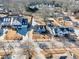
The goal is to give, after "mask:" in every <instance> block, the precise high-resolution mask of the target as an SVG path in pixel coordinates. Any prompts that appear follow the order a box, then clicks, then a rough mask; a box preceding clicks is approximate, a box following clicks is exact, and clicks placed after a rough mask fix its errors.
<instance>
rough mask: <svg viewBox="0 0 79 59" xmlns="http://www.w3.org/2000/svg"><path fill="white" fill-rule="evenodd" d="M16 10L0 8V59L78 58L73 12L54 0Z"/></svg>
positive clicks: (78, 29) (78, 30) (77, 28)
mask: <svg viewBox="0 0 79 59" xmlns="http://www.w3.org/2000/svg"><path fill="white" fill-rule="evenodd" d="M0 7H2V6H0ZM21 8H22V7H21ZM33 8H34V9H33ZM37 8H38V9H39V10H38V9H37ZM1 10H2V9H1ZM3 10H4V9H3ZM36 10H38V11H37V12H36ZM17 11H18V12H17V13H16V12H15V11H13V10H10V11H7V12H6V9H5V10H4V12H2V11H1V12H0V59H79V19H78V17H77V16H78V15H77V14H75V13H74V12H72V11H70V10H68V12H66V11H64V8H62V7H61V5H60V4H59V5H58V4H57V3H56V5H55V6H54V5H53V6H51V3H44V4H43V3H42V4H41V3H40V4H35V5H31V4H30V7H28V9H27V11H26V12H25V11H23V12H22V10H20V8H19V10H17ZM29 11H30V12H29ZM69 11H70V12H71V13H70V12H69ZM72 13H74V15H72ZM77 13H79V12H77Z"/></svg>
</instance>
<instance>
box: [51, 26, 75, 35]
mask: <svg viewBox="0 0 79 59" xmlns="http://www.w3.org/2000/svg"><path fill="white" fill-rule="evenodd" d="M70 33H74V29H73V28H70V27H55V28H52V34H53V35H54V36H65V35H68V34H70Z"/></svg>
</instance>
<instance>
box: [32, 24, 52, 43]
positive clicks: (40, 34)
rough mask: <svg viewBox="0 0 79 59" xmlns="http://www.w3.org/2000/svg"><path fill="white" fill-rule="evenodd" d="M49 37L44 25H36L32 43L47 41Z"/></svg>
mask: <svg viewBox="0 0 79 59" xmlns="http://www.w3.org/2000/svg"><path fill="white" fill-rule="evenodd" d="M50 38H51V35H50V33H49V31H48V30H47V28H46V25H36V26H35V27H34V30H33V37H32V39H33V40H34V41H39V42H40V41H49V40H50Z"/></svg>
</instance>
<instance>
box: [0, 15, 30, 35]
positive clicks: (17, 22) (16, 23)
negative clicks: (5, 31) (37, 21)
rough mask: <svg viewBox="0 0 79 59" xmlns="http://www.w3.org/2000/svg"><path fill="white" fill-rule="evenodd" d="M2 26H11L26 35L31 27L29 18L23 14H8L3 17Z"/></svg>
mask: <svg viewBox="0 0 79 59" xmlns="http://www.w3.org/2000/svg"><path fill="white" fill-rule="evenodd" d="M0 22H1V26H2V27H4V28H5V27H8V26H11V27H13V28H15V29H16V30H17V32H18V33H20V34H22V35H26V33H27V31H28V29H29V27H30V26H29V23H28V19H25V18H23V17H21V16H6V17H2V18H1V21H0Z"/></svg>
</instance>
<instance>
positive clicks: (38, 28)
mask: <svg viewBox="0 0 79 59" xmlns="http://www.w3.org/2000/svg"><path fill="white" fill-rule="evenodd" d="M34 31H35V32H37V33H40V34H46V33H47V29H46V26H45V25H36V26H35V28H34Z"/></svg>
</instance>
